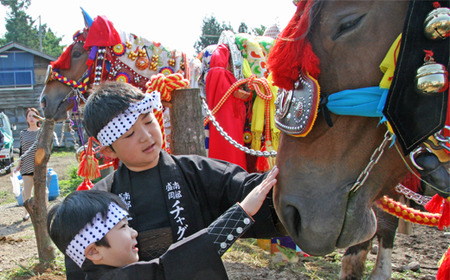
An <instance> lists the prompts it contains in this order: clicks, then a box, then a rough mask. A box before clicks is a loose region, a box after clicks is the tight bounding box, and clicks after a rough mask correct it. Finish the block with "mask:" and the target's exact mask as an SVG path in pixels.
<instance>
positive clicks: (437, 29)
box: [424, 7, 450, 40]
mask: <svg viewBox="0 0 450 280" xmlns="http://www.w3.org/2000/svg"><path fill="white" fill-rule="evenodd" d="M424 27H425V28H424V33H425V37H427V39H430V40H444V39H445V38H447V37H448V36H450V9H449V8H447V7H440V8H436V9H434V10H432V11H431V12H430V13H429V14H428V15H427V17H426V19H425V22H424Z"/></svg>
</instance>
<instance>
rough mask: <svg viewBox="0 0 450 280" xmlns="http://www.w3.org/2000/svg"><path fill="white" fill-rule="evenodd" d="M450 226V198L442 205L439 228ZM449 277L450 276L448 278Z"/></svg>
mask: <svg viewBox="0 0 450 280" xmlns="http://www.w3.org/2000/svg"><path fill="white" fill-rule="evenodd" d="M448 226H450V198H447V199H445V200H444V204H443V205H442V211H441V218H440V219H439V225H438V228H439V229H440V230H443V229H444V227H448ZM447 279H449V278H447Z"/></svg>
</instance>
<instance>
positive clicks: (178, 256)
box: [83, 203, 252, 280]
mask: <svg viewBox="0 0 450 280" xmlns="http://www.w3.org/2000/svg"><path fill="white" fill-rule="evenodd" d="M251 224H252V218H251V217H249V216H248V215H247V214H246V213H245V211H244V210H243V209H242V208H241V207H240V206H239V204H238V203H236V204H235V205H233V206H232V207H231V208H230V209H228V211H227V212H225V213H224V214H223V215H221V216H220V217H219V218H218V219H217V220H215V221H214V222H213V223H212V224H211V225H210V226H209V227H208V228H207V229H203V230H201V231H198V232H196V233H195V234H193V235H191V236H189V237H187V238H185V239H183V240H181V241H178V242H176V243H174V244H172V245H171V246H170V248H169V249H168V251H167V252H166V253H164V254H163V255H162V256H161V257H160V258H158V259H154V260H152V261H149V262H137V263H133V264H130V265H127V266H124V267H121V268H116V267H110V266H105V265H92V264H91V265H89V266H87V267H85V266H83V267H84V268H85V272H86V275H87V277H86V279H87V280H131V279H136V280H141V279H149V280H172V279H173V280H179V279H189V280H203V279H204V280H210V279H215V280H226V279H228V276H227V273H226V271H225V267H224V266H223V263H222V261H221V259H220V257H221V256H222V255H223V253H224V252H225V251H226V250H227V249H228V248H229V247H230V246H231V245H232V244H233V243H234V242H235V241H236V240H237V239H238V238H239V237H240V236H241V235H242V234H243V233H244V232H245V231H246V230H247V229H248V228H249V227H250V226H251Z"/></svg>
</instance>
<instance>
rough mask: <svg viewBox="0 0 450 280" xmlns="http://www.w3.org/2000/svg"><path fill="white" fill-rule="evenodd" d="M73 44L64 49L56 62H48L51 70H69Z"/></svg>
mask: <svg viewBox="0 0 450 280" xmlns="http://www.w3.org/2000/svg"><path fill="white" fill-rule="evenodd" d="M74 44H75V43H72V44H71V45H70V46H68V47H67V48H65V49H64V51H63V53H62V54H61V55H60V56H59V57H58V59H57V60H56V61H52V62H50V65H51V66H52V67H53V69H69V68H70V57H71V53H72V48H73V45H74Z"/></svg>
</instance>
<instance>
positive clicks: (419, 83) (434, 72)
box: [416, 58, 448, 95]
mask: <svg viewBox="0 0 450 280" xmlns="http://www.w3.org/2000/svg"><path fill="white" fill-rule="evenodd" d="M416 87H417V88H416V89H417V91H418V92H419V93H422V94H426V95H436V94H437V93H440V92H444V91H445V90H446V89H447V88H448V72H447V69H445V66H444V65H442V64H439V63H436V62H435V61H434V59H432V58H431V59H430V60H428V61H426V62H425V63H424V64H423V65H422V66H421V67H420V68H419V69H417V74H416Z"/></svg>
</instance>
